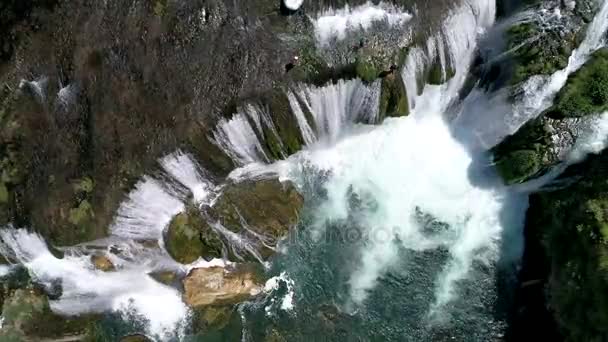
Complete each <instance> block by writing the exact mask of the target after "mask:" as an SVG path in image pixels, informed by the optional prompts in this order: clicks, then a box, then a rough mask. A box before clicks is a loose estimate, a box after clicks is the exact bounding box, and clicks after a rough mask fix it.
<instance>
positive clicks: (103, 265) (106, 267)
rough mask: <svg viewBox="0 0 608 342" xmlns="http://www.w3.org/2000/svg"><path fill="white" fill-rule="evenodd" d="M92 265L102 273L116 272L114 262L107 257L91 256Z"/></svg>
mask: <svg viewBox="0 0 608 342" xmlns="http://www.w3.org/2000/svg"><path fill="white" fill-rule="evenodd" d="M91 263H92V264H93V266H94V267H95V268H96V269H98V270H100V271H102V272H112V271H115V270H116V267H115V266H114V264H113V263H112V261H111V260H110V259H109V258H108V257H106V256H105V255H97V254H96V255H91Z"/></svg>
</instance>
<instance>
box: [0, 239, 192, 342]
mask: <svg viewBox="0 0 608 342" xmlns="http://www.w3.org/2000/svg"><path fill="white" fill-rule="evenodd" d="M0 252H1V253H2V254H3V255H7V254H8V255H11V256H12V257H14V258H15V260H16V261H18V262H19V263H21V264H23V265H24V266H25V267H27V268H28V270H29V271H30V272H31V274H32V276H33V277H34V279H36V280H37V281H39V282H42V283H52V282H55V281H57V280H59V281H60V282H61V288H62V294H61V297H60V298H59V299H57V300H52V301H51V302H50V304H51V309H52V310H53V311H54V312H56V313H59V314H63V315H67V316H73V315H80V314H86V313H96V312H106V311H114V312H119V313H122V314H123V315H124V316H125V319H127V318H128V317H129V315H130V314H131V313H132V312H135V313H136V314H137V315H141V316H143V319H144V320H145V321H148V322H149V323H148V324H149V327H148V329H149V331H150V333H151V334H152V335H154V336H156V337H158V338H160V339H163V340H166V339H169V338H170V337H171V336H175V335H176V333H177V335H178V336H180V335H182V334H183V331H181V332H180V325H182V323H183V321H184V319H185V318H186V317H187V315H188V311H189V310H188V308H187V307H186V305H185V304H184V303H183V302H182V300H181V294H180V293H179V292H178V291H177V290H176V289H173V288H170V287H167V286H165V285H162V284H160V283H159V282H157V281H156V280H154V279H152V278H150V277H149V276H148V274H147V273H148V272H149V271H150V270H149V269H147V268H146V266H145V264H144V265H142V264H141V260H139V261H140V262H138V263H137V264H132V265H128V264H127V265H124V266H125V267H123V268H121V269H120V270H118V271H116V272H107V273H105V272H102V271H98V270H95V269H93V267H92V265H91V263H90V261H89V258H88V257H87V256H70V255H66V256H65V257H64V258H62V259H58V258H56V257H55V256H53V254H51V252H50V251H49V250H48V248H47V246H46V244H45V242H44V240H43V239H42V238H41V237H40V236H38V235H37V234H34V233H28V232H27V231H25V230H23V229H14V228H9V229H4V230H1V231H0ZM168 308H170V310H168ZM183 328H184V327H183V325H182V327H181V329H183Z"/></svg>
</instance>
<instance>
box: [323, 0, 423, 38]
mask: <svg viewBox="0 0 608 342" xmlns="http://www.w3.org/2000/svg"><path fill="white" fill-rule="evenodd" d="M411 18H412V16H411V15H410V14H409V13H407V12H405V11H403V10H402V9H400V8H398V7H396V6H394V5H391V4H388V3H385V2H381V3H379V4H378V5H374V4H373V3H372V2H369V1H368V2H367V3H365V4H363V5H361V6H356V7H353V8H351V7H350V6H348V5H346V6H345V7H344V8H342V9H338V10H335V9H329V10H326V11H324V12H322V13H320V14H319V15H318V16H317V18H316V19H315V20H314V27H315V36H316V39H317V42H318V43H320V44H321V45H328V44H330V43H331V41H333V40H334V39H337V40H343V39H344V38H346V35H347V34H348V33H349V32H353V31H358V30H363V31H365V30H369V29H370V28H372V27H373V25H374V24H376V23H380V22H384V23H386V24H388V25H390V26H397V25H404V24H405V23H406V22H408V21H409V20H410V19H411Z"/></svg>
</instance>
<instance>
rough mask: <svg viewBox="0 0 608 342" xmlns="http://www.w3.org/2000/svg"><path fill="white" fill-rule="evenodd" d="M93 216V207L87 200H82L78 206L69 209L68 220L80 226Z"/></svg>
mask: <svg viewBox="0 0 608 342" xmlns="http://www.w3.org/2000/svg"><path fill="white" fill-rule="evenodd" d="M94 217H95V212H94V211H93V207H92V206H91V204H90V203H89V201H87V200H83V201H82V202H80V204H79V205H78V207H76V208H72V209H70V214H69V217H68V221H69V222H70V223H71V224H73V225H75V226H80V225H84V224H86V223H88V222H90V221H91V220H92V219H93V218H94Z"/></svg>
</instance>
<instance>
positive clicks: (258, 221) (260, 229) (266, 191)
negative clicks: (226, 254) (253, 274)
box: [211, 179, 304, 258]
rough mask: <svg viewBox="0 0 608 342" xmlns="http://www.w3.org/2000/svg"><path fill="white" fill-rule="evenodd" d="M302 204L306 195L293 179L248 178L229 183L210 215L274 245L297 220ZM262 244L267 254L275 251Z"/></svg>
mask: <svg viewBox="0 0 608 342" xmlns="http://www.w3.org/2000/svg"><path fill="white" fill-rule="evenodd" d="M303 205H304V198H303V197H302V195H300V193H298V191H297V190H296V188H295V186H294V185H293V184H292V183H290V182H283V183H282V182H280V181H279V180H277V179H264V180H258V181H249V180H248V181H244V182H240V183H234V184H230V185H228V186H226V187H225V188H224V190H223V193H222V195H221V196H220V197H219V198H218V199H217V201H216V202H215V204H214V206H213V208H211V216H212V217H214V218H216V219H217V220H218V221H219V222H220V223H221V224H222V225H223V226H224V227H225V228H227V229H228V230H230V231H232V232H235V233H239V234H248V233H249V231H248V230H250V231H252V232H254V233H255V234H257V235H258V236H262V237H263V238H264V239H266V241H264V244H266V245H269V246H274V245H276V242H277V241H278V240H280V239H281V238H283V237H284V236H285V235H286V234H287V233H288V232H289V229H290V228H291V227H292V226H293V225H295V224H296V223H297V222H298V217H299V213H300V211H301V210H302V207H303ZM264 244H261V245H264ZM260 247H261V252H262V256H263V257H265V258H266V257H268V256H270V255H271V254H272V252H273V251H272V250H271V249H269V248H267V247H265V246H260Z"/></svg>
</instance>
